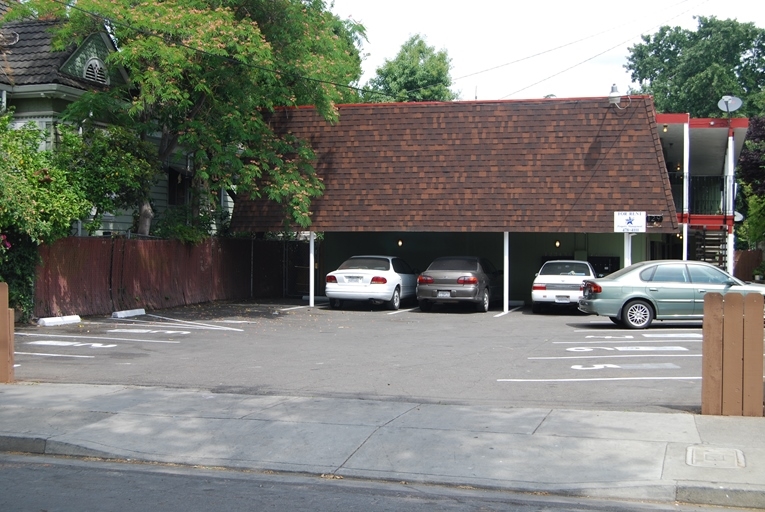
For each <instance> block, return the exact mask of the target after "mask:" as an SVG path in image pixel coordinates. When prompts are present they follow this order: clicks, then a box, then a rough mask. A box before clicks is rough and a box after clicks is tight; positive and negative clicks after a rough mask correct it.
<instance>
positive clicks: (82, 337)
mask: <svg viewBox="0 0 765 512" xmlns="http://www.w3.org/2000/svg"><path fill="white" fill-rule="evenodd" d="M15 334H16V336H45V337H46V338H75V339H78V340H79V339H84V340H109V341H138V342H140V343H180V341H171V340H141V339H134V338H112V337H109V336H72V335H69V334H57V335H56V336H51V335H50V334H32V333H27V332H17V333H15Z"/></svg>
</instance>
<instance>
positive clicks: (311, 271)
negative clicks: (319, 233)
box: [308, 231, 316, 307]
mask: <svg viewBox="0 0 765 512" xmlns="http://www.w3.org/2000/svg"><path fill="white" fill-rule="evenodd" d="M308 233H309V236H308V306H309V307H313V305H314V298H313V294H314V293H316V287H315V286H314V280H315V278H316V275H315V274H316V271H315V269H314V261H315V259H316V258H315V257H314V253H313V251H314V243H313V241H314V239H315V238H316V234H315V233H314V232H313V231H309V232H308Z"/></svg>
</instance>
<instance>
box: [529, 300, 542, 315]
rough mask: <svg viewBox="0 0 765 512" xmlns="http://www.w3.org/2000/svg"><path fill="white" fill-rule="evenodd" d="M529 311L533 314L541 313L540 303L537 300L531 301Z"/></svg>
mask: <svg viewBox="0 0 765 512" xmlns="http://www.w3.org/2000/svg"><path fill="white" fill-rule="evenodd" d="M531 312H532V313H534V314H535V315H538V314H539V313H541V312H542V304H540V303H539V302H532V303H531Z"/></svg>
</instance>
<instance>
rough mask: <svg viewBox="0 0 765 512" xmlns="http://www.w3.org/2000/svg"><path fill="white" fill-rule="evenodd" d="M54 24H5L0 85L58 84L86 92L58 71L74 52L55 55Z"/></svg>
mask: <svg viewBox="0 0 765 512" xmlns="http://www.w3.org/2000/svg"><path fill="white" fill-rule="evenodd" d="M57 25H58V22H57V21H44V20H34V21H22V22H13V23H5V24H3V26H2V29H1V30H0V34H2V41H5V42H6V43H5V44H2V45H0V50H2V56H1V57H2V64H1V65H2V68H0V83H4V84H8V85H12V86H19V85H47V84H61V85H68V86H71V87H76V88H78V89H84V90H87V85H86V84H85V83H84V82H83V81H81V80H76V79H74V78H72V77H70V76H68V75H66V74H64V73H61V72H60V71H59V69H60V68H61V66H62V65H63V64H64V62H66V59H67V58H69V56H70V55H71V54H72V52H73V51H74V48H73V47H72V48H70V49H68V50H67V51H62V52H54V51H53V50H52V47H51V41H52V33H51V30H52V29H53V28H55V27H56V26H57Z"/></svg>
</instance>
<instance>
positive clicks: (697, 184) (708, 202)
mask: <svg viewBox="0 0 765 512" xmlns="http://www.w3.org/2000/svg"><path fill="white" fill-rule="evenodd" d="M669 183H670V185H671V186H672V198H673V199H674V200H675V208H676V209H677V211H678V212H682V211H683V175H682V174H680V173H677V172H671V173H669ZM724 185H725V177H724V176H692V177H691V178H690V190H689V191H688V195H689V196H690V197H689V205H688V212H689V213H695V214H699V215H720V214H722V213H724V212H723V198H724V197H725V196H724V188H725V187H724Z"/></svg>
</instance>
